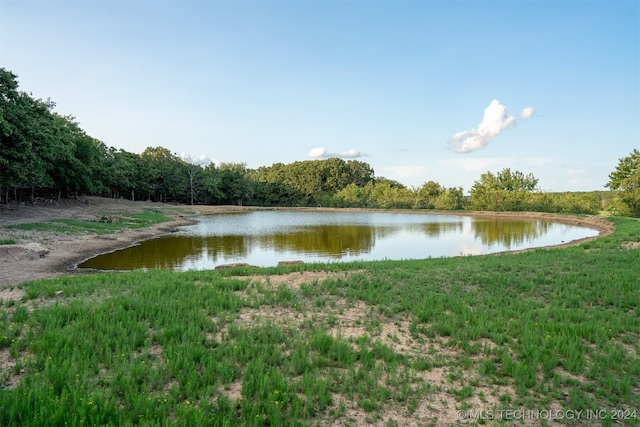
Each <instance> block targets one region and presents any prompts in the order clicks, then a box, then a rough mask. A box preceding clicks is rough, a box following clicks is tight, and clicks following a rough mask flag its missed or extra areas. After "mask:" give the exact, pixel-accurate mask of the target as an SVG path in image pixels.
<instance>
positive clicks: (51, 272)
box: [0, 197, 614, 289]
mask: <svg viewBox="0 0 640 427" xmlns="http://www.w3.org/2000/svg"><path fill="white" fill-rule="evenodd" d="M84 200H86V201H85V202H83V203H77V204H76V203H71V204H62V205H58V206H55V205H54V206H21V207H15V208H14V209H6V208H5V209H2V210H0V226H4V225H10V224H19V223H28V222H41V221H47V220H51V219H54V218H57V219H63V218H64V219H86V218H89V217H91V216H92V215H93V216H95V215H100V214H101V213H102V212H106V211H140V210H142V209H157V210H160V211H161V212H162V213H163V214H164V215H166V216H169V217H171V218H172V220H171V221H169V222H164V223H160V224H157V225H155V226H152V227H149V228H145V229H139V230H130V229H126V230H124V231H122V232H118V233H116V234H110V235H96V234H90V233H83V234H77V235H74V234H64V233H54V232H32V231H22V230H7V229H1V233H0V238H2V239H14V240H16V245H9V246H14V247H16V246H17V247H20V246H24V245H26V244H28V243H37V244H39V245H41V246H42V247H44V248H46V250H48V252H47V253H46V255H44V256H40V257H36V258H34V257H28V256H27V257H25V256H23V255H20V254H18V255H11V254H5V256H0V289H1V288H5V287H9V286H16V285H19V284H21V283H24V282H27V281H30V280H36V279H46V278H54V277H57V276H60V275H62V274H91V273H92V272H91V271H87V272H83V271H79V270H78V269H77V268H76V266H77V265H78V264H79V263H81V262H83V261H85V260H87V259H89V258H91V257H94V256H97V255H100V254H103V253H108V252H112V251H116V250H120V249H124V248H127V247H130V246H133V245H135V244H137V243H139V242H141V241H143V240H147V239H150V238H155V237H160V236H163V235H167V234H170V233H172V232H173V231H175V230H176V229H177V228H178V227H181V226H185V225H189V224H193V219H192V218H194V217H197V216H200V215H211V214H216V213H231V212H247V211H264V210H281V211H287V210H288V211H292V210H293V211H316V212H317V211H354V212H386V213H410V214H431V215H459V216H471V217H486V218H505V217H511V218H513V217H518V218H526V219H539V220H545V221H553V222H560V223H565V224H571V225H577V226H584V227H589V228H594V229H596V230H598V235H597V236H594V237H588V238H585V239H579V240H575V241H571V242H566V243H563V244H561V245H554V246H553V247H564V246H571V245H577V244H580V243H583V242H584V241H588V240H592V239H595V238H598V237H602V236H604V235H607V234H610V233H611V232H613V230H614V226H613V224H612V223H611V222H609V221H607V220H606V219H604V218H603V217H595V216H594V217H579V216H573V215H560V214H552V213H543V212H541V213H537V212H465V211H461V212H451V211H417V210H416V211H414V210H403V209H389V210H385V209H365V208H322V207H300V208H280V207H275V208H271V207H258V206H205V205H195V206H191V205H165V204H161V203H155V202H131V201H128V200H113V199H104V198H100V197H91V198H85V199H84ZM3 246H4V245H3ZM3 246H0V248H3ZM5 247H7V246H5ZM537 249H540V248H537ZM526 250H529V249H526ZM512 252H514V253H515V252H522V251H512Z"/></svg>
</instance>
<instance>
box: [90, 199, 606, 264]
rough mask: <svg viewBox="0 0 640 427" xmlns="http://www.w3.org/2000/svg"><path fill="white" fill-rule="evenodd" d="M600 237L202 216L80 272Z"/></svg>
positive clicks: (431, 218) (447, 223)
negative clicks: (194, 222)
mask: <svg viewBox="0 0 640 427" xmlns="http://www.w3.org/2000/svg"><path fill="white" fill-rule="evenodd" d="M596 234H597V231H596V230H592V229H588V228H582V227H575V226H569V225H565V224H557V223H550V222H545V221H535V220H518V219H499V218H494V219H487V218H478V219H475V218H472V217H464V216H447V215H426V214H424V215H422V214H391V213H361V212H358V213H354V212H274V211H265V212H250V213H243V214H231V215H215V216H210V217H202V218H200V219H199V221H198V223H197V224H196V225H194V226H190V227H185V228H184V229H182V230H181V231H180V232H179V233H175V234H173V235H170V236H166V237H161V238H157V239H152V240H147V241H144V242H142V243H141V244H139V245H137V246H133V247H131V248H127V249H125V250H121V251H116V252H113V253H109V254H105V255H101V256H98V257H95V258H93V259H90V260H88V261H86V262H85V263H83V264H81V265H80V266H79V267H81V268H94V269H98V270H135V269H157V268H160V269H169V270H188V269H209V268H213V267H215V266H216V265H219V264H225V263H231V262H248V263H250V264H254V265H260V266H268V265H275V264H277V262H278V261H282V260H293V259H302V260H304V261H305V262H313V261H319V262H328V261H349V260H355V259H363V260H374V259H409V258H413V259H419V258H428V257H441V256H456V255H467V254H482V253H491V252H500V251H504V250H516V249H524V248H527V247H536V246H547V245H553V244H559V243H561V242H562V241H569V240H575V239H579V238H583V237H588V236H593V235H596Z"/></svg>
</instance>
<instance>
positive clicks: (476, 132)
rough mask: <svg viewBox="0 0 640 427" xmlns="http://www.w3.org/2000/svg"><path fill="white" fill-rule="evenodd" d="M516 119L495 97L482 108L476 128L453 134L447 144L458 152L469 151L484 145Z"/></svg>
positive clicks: (511, 124)
mask: <svg viewBox="0 0 640 427" xmlns="http://www.w3.org/2000/svg"><path fill="white" fill-rule="evenodd" d="M515 122H516V119H515V118H514V117H513V116H512V115H511V114H508V113H507V108H506V107H505V106H504V105H502V104H500V102H499V101H498V100H496V99H494V100H493V101H491V103H490V104H489V106H488V107H487V108H485V109H484V116H483V117H482V122H480V124H479V125H478V128H477V129H471V130H465V131H461V132H458V133H456V134H455V135H453V137H452V138H451V140H450V141H449V145H450V146H452V147H454V148H455V150H456V152H458V153H470V152H471V151H475V150H479V149H481V148H484V147H486V146H487V145H488V144H489V142H491V140H493V139H494V138H495V137H496V136H498V135H499V134H500V132H502V131H503V130H505V129H507V128H509V127H511V126H513V125H514V124H515Z"/></svg>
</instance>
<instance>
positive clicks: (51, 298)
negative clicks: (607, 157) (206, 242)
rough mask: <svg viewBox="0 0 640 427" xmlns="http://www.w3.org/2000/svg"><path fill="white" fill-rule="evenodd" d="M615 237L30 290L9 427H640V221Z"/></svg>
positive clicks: (4, 316) (15, 310)
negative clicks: (471, 253)
mask: <svg viewBox="0 0 640 427" xmlns="http://www.w3.org/2000/svg"><path fill="white" fill-rule="evenodd" d="M611 221H613V222H614V223H615V225H616V231H615V232H614V233H613V234H611V235H608V236H606V237H602V238H599V239H596V240H593V241H590V242H587V243H584V244H582V245H579V246H573V247H565V248H557V249H538V250H532V251H528V252H523V253H518V254H500V255H488V256H477V257H458V258H441V259H429V260H421V261H382V262H366V263H364V262H363V263H349V264H327V265H320V264H317V265H311V264H307V265H296V266H290V267H287V268H285V267H280V268H270V269H243V268H236V269H232V270H216V271H203V272H184V273H171V272H164V271H149V272H131V273H102V274H96V275H76V276H62V277H60V278H57V279H53V280H43V281H34V282H30V283H27V284H24V285H22V286H21V287H20V288H21V290H18V289H14V290H11V292H13V295H20V298H19V299H18V300H16V299H14V298H8V297H7V298H4V299H3V300H2V301H0V384H2V386H1V387H2V388H1V389H0V425H37V426H42V425H112V426H120V425H160V426H165V425H166V426H171V425H178V426H182V425H184V426H187V425H188V426H197V425H216V426H217V425H229V426H234V425H246V426H253V425H256V426H267V425H269V426H277V425H331V424H333V423H334V422H340V423H342V424H343V425H362V424H368V423H369V424H375V425H385V426H394V425H397V426H403V425H451V424H456V423H464V424H472V425H473V424H489V425H513V424H517V425H556V424H566V425H640V249H638V248H637V245H638V242H640V223H639V222H638V221H637V220H631V219H623V218H614V219H611ZM7 295H9V294H7ZM460 411H461V412H460ZM517 411H520V412H517ZM541 411H542V412H541ZM545 411H546V412H545ZM570 414H571V416H569V415H570Z"/></svg>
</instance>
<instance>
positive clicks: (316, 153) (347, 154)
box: [309, 147, 363, 159]
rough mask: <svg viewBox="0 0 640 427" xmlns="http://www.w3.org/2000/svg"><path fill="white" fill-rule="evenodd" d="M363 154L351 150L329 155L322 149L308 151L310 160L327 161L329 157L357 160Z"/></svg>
mask: <svg viewBox="0 0 640 427" xmlns="http://www.w3.org/2000/svg"><path fill="white" fill-rule="evenodd" d="M362 156H363V154H362V153H361V152H360V151H358V150H356V149H354V148H352V149H350V150H347V151H343V152H342V153H329V152H328V151H327V149H326V148H324V147H316V148H312V149H311V151H309V157H311V158H312V159H328V158H329V157H339V158H341V159H357V158H358V157H362Z"/></svg>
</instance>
